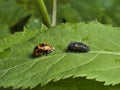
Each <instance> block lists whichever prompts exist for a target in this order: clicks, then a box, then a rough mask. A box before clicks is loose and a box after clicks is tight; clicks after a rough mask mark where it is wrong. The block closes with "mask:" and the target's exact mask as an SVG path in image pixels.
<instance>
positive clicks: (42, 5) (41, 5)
mask: <svg viewBox="0 0 120 90" xmlns="http://www.w3.org/2000/svg"><path fill="white" fill-rule="evenodd" d="M36 2H37V6H38V10H39V13H40V14H41V17H42V20H43V23H44V24H45V25H46V26H47V27H50V26H51V21H50V17H49V14H48V12H47V9H46V6H45V3H44V1H43V0H36Z"/></svg>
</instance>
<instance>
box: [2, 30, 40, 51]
mask: <svg viewBox="0 0 120 90" xmlns="http://www.w3.org/2000/svg"><path fill="white" fill-rule="evenodd" d="M37 32H38V30H36V31H29V30H25V31H24V32H17V33H15V34H13V35H9V36H7V37H5V38H3V39H1V40H0V52H1V51H3V50H4V49H6V48H9V47H11V46H13V45H16V44H20V43H22V42H24V41H26V40H29V39H30V38H32V37H33V36H35V35H36V33H37Z"/></svg>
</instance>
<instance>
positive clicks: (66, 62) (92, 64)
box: [0, 22, 120, 88]
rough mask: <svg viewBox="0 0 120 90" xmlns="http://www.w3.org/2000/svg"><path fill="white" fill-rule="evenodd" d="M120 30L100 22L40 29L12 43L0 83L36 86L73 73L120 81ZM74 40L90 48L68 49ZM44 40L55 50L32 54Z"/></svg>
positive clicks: (0, 62)
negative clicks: (88, 49) (16, 42)
mask: <svg viewBox="0 0 120 90" xmlns="http://www.w3.org/2000/svg"><path fill="white" fill-rule="evenodd" d="M119 34H120V31H119V28H113V27H111V26H104V25H102V24H100V23H97V22H92V23H89V24H85V23H77V24H65V25H64V24H63V25H61V26H57V27H54V28H51V29H50V30H48V31H44V32H42V33H38V34H37V35H36V36H35V37H34V38H32V39H29V40H28V41H27V42H23V43H22V44H19V45H14V46H13V47H11V48H10V53H9V54H8V55H7V57H5V58H2V59H0V64H1V66H0V86H4V87H9V86H12V87H14V88H19V87H22V88H28V87H30V88H33V87H35V86H36V85H38V84H42V85H45V84H47V83H48V82H49V81H51V80H54V81H58V80H60V79H65V78H68V77H71V76H73V77H83V76H86V77H87V79H95V80H97V81H102V82H105V85H110V84H113V85H115V84H119V83H120V82H119V81H120V80H119V78H118V77H117V76H119V74H120V73H119V67H120V64H119V60H120V59H119V58H120V52H119V51H120V50H119V49H120V48H119V43H120V41H119ZM103 36H104V37H103ZM71 41H80V42H83V43H86V44H87V45H88V46H89V47H90V52H88V53H66V52H65V50H66V47H67V45H68V43H70V42H71ZM42 42H48V43H50V44H51V45H52V47H55V48H56V50H55V52H53V53H51V54H49V55H47V56H42V57H38V58H33V57H32V52H33V48H34V47H35V46H36V45H37V44H38V43H42Z"/></svg>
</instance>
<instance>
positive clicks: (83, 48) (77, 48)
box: [67, 42, 89, 52]
mask: <svg viewBox="0 0 120 90" xmlns="http://www.w3.org/2000/svg"><path fill="white" fill-rule="evenodd" d="M67 51H68V52H88V51H89V47H88V46H87V45H86V44H84V43H82V42H71V43H70V44H69V45H68V47H67Z"/></svg>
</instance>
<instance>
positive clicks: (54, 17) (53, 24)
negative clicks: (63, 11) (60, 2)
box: [52, 0, 57, 26]
mask: <svg viewBox="0 0 120 90" xmlns="http://www.w3.org/2000/svg"><path fill="white" fill-rule="evenodd" d="M56 12H57V0H53V13H52V26H55V25H56Z"/></svg>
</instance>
